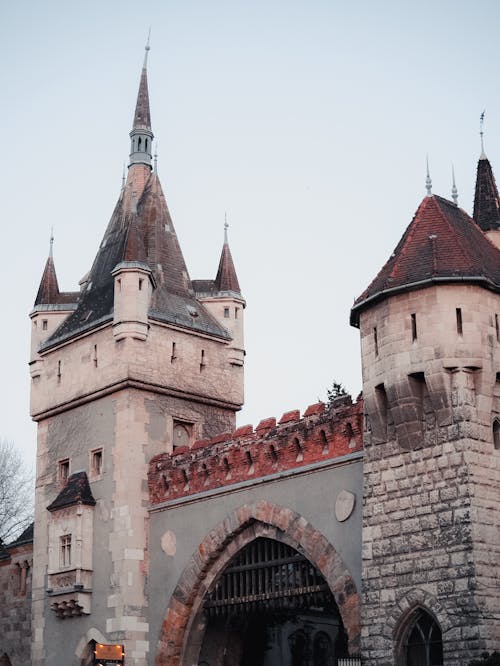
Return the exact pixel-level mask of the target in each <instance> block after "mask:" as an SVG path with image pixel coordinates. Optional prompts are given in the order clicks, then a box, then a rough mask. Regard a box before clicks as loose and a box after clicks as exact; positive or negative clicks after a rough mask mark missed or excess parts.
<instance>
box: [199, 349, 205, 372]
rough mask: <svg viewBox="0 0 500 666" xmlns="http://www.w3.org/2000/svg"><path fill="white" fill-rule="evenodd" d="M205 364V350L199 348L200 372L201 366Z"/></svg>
mask: <svg viewBox="0 0 500 666" xmlns="http://www.w3.org/2000/svg"><path fill="white" fill-rule="evenodd" d="M205 366H206V362H205V350H204V349H202V350H201V356H200V372H201V371H202V370H203V368H204V367H205Z"/></svg>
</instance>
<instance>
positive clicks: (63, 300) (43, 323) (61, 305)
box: [30, 235, 78, 377]
mask: <svg viewBox="0 0 500 666" xmlns="http://www.w3.org/2000/svg"><path fill="white" fill-rule="evenodd" d="M53 245H54V237H53V236H52V235H51V237H50V250H49V256H48V257H47V261H46V263H45V268H44V271H43V274H42V279H41V280H40V286H39V287H38V292H37V295H36V299H35V304H34V306H33V310H32V311H31V313H30V319H31V322H32V323H31V326H32V328H31V354H30V373H31V376H32V377H37V376H39V375H40V372H41V366H42V359H41V358H40V355H39V354H38V349H39V347H40V345H41V344H42V343H43V342H44V341H45V340H47V338H49V337H50V336H51V335H52V333H53V332H54V331H55V330H56V329H57V327H58V326H59V324H60V323H61V322H62V321H64V319H65V318H66V317H67V316H68V314H69V313H70V312H72V311H73V310H74V309H75V308H76V303H77V301H78V293H77V292H76V293H74V292H61V291H59V284H58V282H57V274H56V269H55V265H54V258H53Z"/></svg>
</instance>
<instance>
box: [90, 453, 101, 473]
mask: <svg viewBox="0 0 500 666" xmlns="http://www.w3.org/2000/svg"><path fill="white" fill-rule="evenodd" d="M90 474H91V476H92V477H94V478H95V477H96V476H101V474H102V449H94V451H91V452H90Z"/></svg>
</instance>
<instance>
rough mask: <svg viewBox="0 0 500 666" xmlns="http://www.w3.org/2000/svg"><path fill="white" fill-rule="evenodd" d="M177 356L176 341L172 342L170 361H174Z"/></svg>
mask: <svg viewBox="0 0 500 666" xmlns="http://www.w3.org/2000/svg"><path fill="white" fill-rule="evenodd" d="M176 358H177V356H176V353H175V342H172V355H171V356H170V363H173V362H174V361H175V359H176Z"/></svg>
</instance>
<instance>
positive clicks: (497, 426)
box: [493, 418, 500, 450]
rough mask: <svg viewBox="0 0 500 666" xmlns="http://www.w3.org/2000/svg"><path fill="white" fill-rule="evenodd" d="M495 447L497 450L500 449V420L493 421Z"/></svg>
mask: <svg viewBox="0 0 500 666" xmlns="http://www.w3.org/2000/svg"><path fill="white" fill-rule="evenodd" d="M493 446H494V448H495V449H497V450H498V449H500V419H498V418H497V419H495V420H494V421H493Z"/></svg>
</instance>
